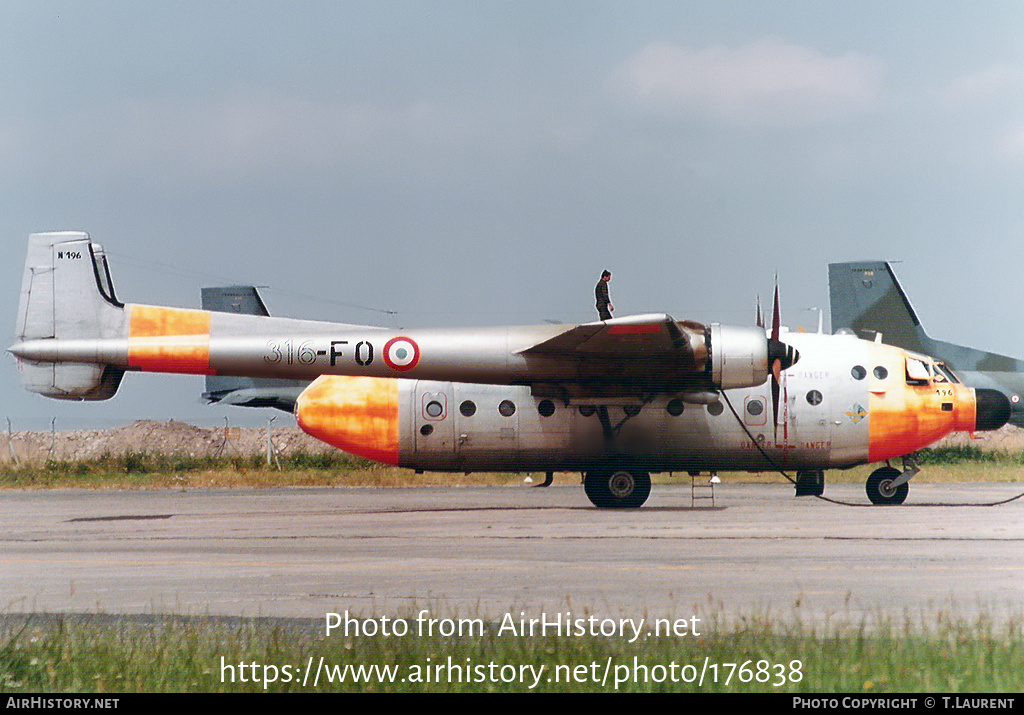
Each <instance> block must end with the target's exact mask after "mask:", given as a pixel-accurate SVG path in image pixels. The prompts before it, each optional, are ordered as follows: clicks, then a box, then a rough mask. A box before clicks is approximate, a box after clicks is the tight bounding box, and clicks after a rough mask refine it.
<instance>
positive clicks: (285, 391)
mask: <svg viewBox="0 0 1024 715" xmlns="http://www.w3.org/2000/svg"><path fill="white" fill-rule="evenodd" d="M203 310H212V311H216V312H219V313H239V314H242V315H265V316H269V315H270V312H269V311H268V310H267V306H266V305H265V304H264V303H263V299H262V298H261V297H260V294H259V291H257V290H256V286H225V287H222V288H203ZM308 385H309V381H308V380H283V379H276V378H270V377H224V376H220V375H207V376H206V391H205V392H204V393H203V399H205V400H208V401H210V402H220V403H223V404H225V405H239V406H243V407H276V408H277V409H279V410H284V411H285V412H291V411H292V410H293V409H294V408H295V401H296V400H297V399H298V398H299V394H301V393H302V391H303V390H304V389H306V387H307V386H308Z"/></svg>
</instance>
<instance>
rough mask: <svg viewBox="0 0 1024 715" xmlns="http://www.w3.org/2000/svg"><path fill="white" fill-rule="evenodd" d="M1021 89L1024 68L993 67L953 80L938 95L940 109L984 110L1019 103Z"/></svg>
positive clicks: (1003, 64)
mask: <svg viewBox="0 0 1024 715" xmlns="http://www.w3.org/2000/svg"><path fill="white" fill-rule="evenodd" d="M1022 90H1024V67H1021V66H1020V65H1013V64H1005V63H1000V64H995V65H991V66H989V67H985V68H984V69H981V70H978V71H976V72H970V73H968V74H965V75H961V76H960V77H957V78H955V79H954V80H953V81H952V82H950V83H949V85H948V86H947V87H946V88H945V90H943V92H942V94H941V96H940V102H941V104H942V106H944V107H946V108H948V109H957V108H960V109H970V108H974V107H978V106H979V105H981V106H984V107H986V108H989V107H991V105H992V104H993V103H1003V102H1012V103H1014V104H1019V103H1020V96H1021V91H1022Z"/></svg>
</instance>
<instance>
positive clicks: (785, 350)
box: [757, 275, 800, 440]
mask: <svg viewBox="0 0 1024 715" xmlns="http://www.w3.org/2000/svg"><path fill="white" fill-rule="evenodd" d="M757 303H758V305H757V314H758V325H759V326H760V327H764V326H763V325H762V323H761V299H760V298H758V301H757ZM781 324H782V318H781V315H780V311H779V277H778V276H777V275H776V276H775V301H774V305H773V306H772V335H771V338H770V339H769V340H768V366H769V368H770V369H771V373H772V415H773V416H774V418H775V438H776V440H777V439H778V436H779V393H780V392H781V381H782V371H783V370H787V369H789V368H791V367H793V365H795V364H796V361H797V360H799V359H800V353H798V352H797V351H796V349H795V348H794V347H793V346H792V345H786V344H785V343H783V342H781V341H780V340H779V332H780V330H781Z"/></svg>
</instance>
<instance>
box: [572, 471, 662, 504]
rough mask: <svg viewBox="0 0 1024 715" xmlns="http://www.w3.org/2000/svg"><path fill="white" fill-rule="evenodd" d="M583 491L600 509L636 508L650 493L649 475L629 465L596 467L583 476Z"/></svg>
mask: <svg viewBox="0 0 1024 715" xmlns="http://www.w3.org/2000/svg"><path fill="white" fill-rule="evenodd" d="M583 491H585V492H586V494H587V498H588V499H590V501H591V503H592V504H593V505H594V506H596V507H598V508H600V509H636V508H638V507H640V506H643V503H644V502H645V501H647V497H648V496H650V494H651V475H650V473H648V472H646V471H644V470H642V469H633V468H631V467H598V468H597V469H592V470H591V471H589V472H587V473H586V475H585V476H584V477H583Z"/></svg>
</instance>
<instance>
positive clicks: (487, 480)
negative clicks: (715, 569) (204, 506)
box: [0, 445, 1024, 489]
mask: <svg viewBox="0 0 1024 715" xmlns="http://www.w3.org/2000/svg"><path fill="white" fill-rule="evenodd" d="M917 460H918V464H920V465H921V466H922V467H924V469H923V471H922V472H921V474H919V475H918V476H916V477H915V478H914V480H915V481H916V482H918V483H920V482H939V483H941V482H1018V481H1021V480H1022V479H1024V454H1021V453H1016V452H1009V451H1000V450H984V449H981V448H979V447H976V446H973V445H959V446H948V447H936V448H929V449H923V450H921V451H920V452H918V453H917ZM279 464H280V468H278V465H277V464H274V465H268V464H267V461H266V457H265V456H264V455H250V456H245V457H242V456H237V455H229V456H199V457H193V456H188V455H177V454H158V453H154V452H146V451H140V452H128V453H125V454H119V455H111V454H104V455H102V456H100V457H97V458H94V459H86V460H48V461H46V462H43V463H24V464H21V465H15V464H13V463H10V462H6V463H0V489H170V488H216V487H280V486H296V487H314V486H323V487H343V486H351V487H354V486H368V487H402V486H502V485H509V484H519V483H521V482H522V481H523V480H524V478H525V477H526V474H524V473H514V472H509V473H505V472H502V473H495V472H472V473H469V474H466V473H462V472H426V473H422V474H421V473H417V472H415V471H414V470H411V469H403V468H398V467H391V466H388V465H383V464H378V463H375V462H371V461H369V460H366V459H363V458H361V457H355V456H352V455H349V454H346V453H345V452H341V451H333V452H332V451H325V452H303V451H296V452H292V453H289V454H286V455H281V456H280V458H279ZM896 464H898V460H897V462H896ZM877 467H878V465H877V464H872V465H862V466H859V467H854V468H853V469H848V470H838V469H833V470H829V471H827V472H826V475H825V479H826V482H862V481H864V480H865V479H866V478H867V475H868V474H870V473H871V472H872V471H874V469H876V468H877ZM721 477H722V480H723V481H724V482H725V483H732V484H775V483H778V484H788V482H787V481H786V480H785V479H784V478H783V477H782V476H781V475H780V474H778V473H777V472H771V471H766V472H753V473H752V472H723V473H722V475H721ZM533 478H534V480H535V481H539V480H540V479H542V478H543V474H541V473H539V472H537V473H533ZM702 478H703V477H702ZM652 479H653V481H654V483H655V484H688V483H689V476H688V475H687V474H686V473H685V472H675V473H667V472H666V473H661V474H655V475H652ZM579 483H580V474H579V472H560V473H556V474H555V484H572V485H578V484H579Z"/></svg>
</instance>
